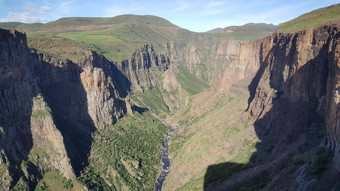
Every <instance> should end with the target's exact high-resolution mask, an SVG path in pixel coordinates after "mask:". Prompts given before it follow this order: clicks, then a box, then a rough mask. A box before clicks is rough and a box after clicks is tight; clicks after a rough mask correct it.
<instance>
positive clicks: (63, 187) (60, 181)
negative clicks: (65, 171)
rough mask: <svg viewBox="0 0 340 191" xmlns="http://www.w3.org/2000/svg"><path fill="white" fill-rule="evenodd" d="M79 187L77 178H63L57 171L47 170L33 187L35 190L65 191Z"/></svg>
mask: <svg viewBox="0 0 340 191" xmlns="http://www.w3.org/2000/svg"><path fill="white" fill-rule="evenodd" d="M79 187H81V185H80V183H79V182H78V181H77V180H71V179H67V178H65V177H64V176H63V175H61V174H60V173H59V172H57V171H48V172H46V173H45V174H44V176H43V178H42V180H40V181H39V182H38V184H37V186H36V188H35V191H54V190H58V191H67V190H75V189H77V188H79Z"/></svg>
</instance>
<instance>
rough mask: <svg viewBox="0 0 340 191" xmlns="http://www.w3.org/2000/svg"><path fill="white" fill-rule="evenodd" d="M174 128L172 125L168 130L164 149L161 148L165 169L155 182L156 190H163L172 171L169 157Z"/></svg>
mask: <svg viewBox="0 0 340 191" xmlns="http://www.w3.org/2000/svg"><path fill="white" fill-rule="evenodd" d="M173 131H174V129H173V128H172V127H171V126H170V131H169V132H168V134H167V136H166V138H165V139H164V142H163V145H162V149H161V158H162V162H163V169H162V172H161V174H160V175H159V177H158V179H157V181H156V183H155V190H156V191H161V190H162V186H163V183H164V181H165V178H166V176H167V175H168V174H169V172H170V169H169V168H170V159H169V140H170V137H171V134H172V132H173Z"/></svg>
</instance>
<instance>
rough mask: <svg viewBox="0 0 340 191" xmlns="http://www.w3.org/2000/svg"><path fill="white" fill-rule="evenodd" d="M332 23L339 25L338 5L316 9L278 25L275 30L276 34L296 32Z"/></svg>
mask: <svg viewBox="0 0 340 191" xmlns="http://www.w3.org/2000/svg"><path fill="white" fill-rule="evenodd" d="M332 22H337V23H340V4H336V5H332V6H329V7H325V8H321V9H317V10H315V11H312V12H309V13H306V14H303V15H301V16H299V17H297V18H295V19H293V20H291V21H288V22H285V23H283V24H282V25H280V28H279V29H278V30H277V32H283V33H289V32H296V31H299V30H303V29H306V28H314V27H318V26H321V25H323V24H327V23H332Z"/></svg>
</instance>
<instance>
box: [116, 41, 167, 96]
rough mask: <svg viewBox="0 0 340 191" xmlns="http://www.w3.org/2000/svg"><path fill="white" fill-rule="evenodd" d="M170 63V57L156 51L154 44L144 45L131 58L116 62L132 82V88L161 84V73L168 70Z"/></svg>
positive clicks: (144, 88) (146, 88)
mask: <svg viewBox="0 0 340 191" xmlns="http://www.w3.org/2000/svg"><path fill="white" fill-rule="evenodd" d="M169 64H170V60H169V58H168V57H167V56H166V55H164V54H160V53H156V52H155V51H154V48H153V46H152V45H144V47H142V48H141V49H139V50H136V51H135V52H134V53H133V54H132V56H131V58H130V59H129V60H125V61H123V62H119V63H115V65H116V66H117V67H118V69H119V70H120V71H122V72H123V73H124V75H125V76H126V77H127V79H128V80H129V81H130V82H131V89H132V90H148V89H151V88H152V87H154V86H157V85H159V84H160V83H159V77H160V73H163V72H164V71H166V70H167V69H168V67H169Z"/></svg>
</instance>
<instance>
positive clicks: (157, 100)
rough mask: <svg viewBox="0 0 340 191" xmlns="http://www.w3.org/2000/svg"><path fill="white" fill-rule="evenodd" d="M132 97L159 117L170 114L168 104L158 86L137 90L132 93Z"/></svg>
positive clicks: (135, 101) (139, 104)
mask: <svg viewBox="0 0 340 191" xmlns="http://www.w3.org/2000/svg"><path fill="white" fill-rule="evenodd" d="M131 99H132V100H133V101H134V103H136V104H137V105H138V106H140V107H144V108H148V109H149V110H150V111H151V112H153V113H155V114H157V115H158V116H159V117H162V118H165V117H166V116H167V115H168V114H169V109H168V106H167V105H166V103H165V101H164V99H163V96H162V92H161V91H160V90H159V88H158V87H153V88H152V89H150V90H144V91H143V92H141V91H136V92H135V93H134V94H132V95H131Z"/></svg>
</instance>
